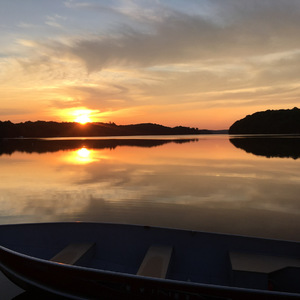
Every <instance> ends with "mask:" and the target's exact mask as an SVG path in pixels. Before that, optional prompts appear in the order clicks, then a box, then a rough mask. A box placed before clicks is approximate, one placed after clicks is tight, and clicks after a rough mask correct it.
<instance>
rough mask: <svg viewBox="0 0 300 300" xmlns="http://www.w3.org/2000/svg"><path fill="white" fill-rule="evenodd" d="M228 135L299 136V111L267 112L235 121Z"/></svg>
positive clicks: (296, 109) (294, 109) (295, 109)
mask: <svg viewBox="0 0 300 300" xmlns="http://www.w3.org/2000/svg"><path fill="white" fill-rule="evenodd" d="M229 134H300V109H298V108H297V107H295V108H293V109H286V110H284V109H281V110H267V111H262V112H257V113H254V114H252V115H248V116H246V117H245V118H243V119H241V120H239V121H236V122H235V123H234V124H233V125H232V126H231V127H230V128H229Z"/></svg>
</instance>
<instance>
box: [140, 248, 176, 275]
mask: <svg viewBox="0 0 300 300" xmlns="http://www.w3.org/2000/svg"><path fill="white" fill-rule="evenodd" d="M172 251H173V248H172V247H171V246H151V247H150V248H149V249H148V251H147V253H146V255H145V257H144V259H143V261H142V263H141V266H140V268H139V270H138V272H137V275H140V276H148V277H157V278H166V275H167V272H168V268H169V263H170V260H171V256H172Z"/></svg>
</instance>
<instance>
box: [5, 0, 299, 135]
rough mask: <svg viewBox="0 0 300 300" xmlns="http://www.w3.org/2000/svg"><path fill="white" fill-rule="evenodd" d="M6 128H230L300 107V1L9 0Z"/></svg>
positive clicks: (6, 13)
mask: <svg viewBox="0 0 300 300" xmlns="http://www.w3.org/2000/svg"><path fill="white" fill-rule="evenodd" d="M0 8H1V9H0V121H6V120H10V121H11V122H15V123H16V122H25V121H36V120H44V121H58V122H61V121H68V122H69V121H75V120H79V119H80V118H81V119H86V120H90V121H93V122H115V123H116V124H118V125H125V124H137V123H158V124H162V125H166V126H177V125H182V126H190V127H196V128H199V129H227V128H229V127H230V126H231V125H232V124H233V123H234V122H235V121H236V120H238V119H241V118H243V117H245V116H246V115H248V114H252V113H254V112H256V111H263V110H267V109H288V108H293V107H295V106H298V107H299V102H300V68H299V66H300V35H299V30H300V1H299V0H51V1H49V0H0Z"/></svg>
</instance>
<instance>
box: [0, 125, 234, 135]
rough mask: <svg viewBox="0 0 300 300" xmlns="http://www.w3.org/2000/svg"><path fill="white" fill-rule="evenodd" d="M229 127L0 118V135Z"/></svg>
mask: <svg viewBox="0 0 300 300" xmlns="http://www.w3.org/2000/svg"><path fill="white" fill-rule="evenodd" d="M227 133H228V130H227V129H225V130H208V129H198V128H191V127H184V126H176V127H167V126H163V125H159V124H153V123H142V124H131V125H116V124H115V123H86V124H84V125H83V124H80V123H76V122H62V123H59V122H51V121H50V122H48V121H36V122H31V121H27V122H24V123H12V122H10V121H4V122H2V121H0V138H67V137H70V138H72V137H76V138H80V137H116V136H120V137H124V136H129V137H130V136H131V137H132V136H151V135H153V136H158V135H165V136H168V135H196V134H227Z"/></svg>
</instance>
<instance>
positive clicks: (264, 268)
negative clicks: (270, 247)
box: [229, 252, 300, 274]
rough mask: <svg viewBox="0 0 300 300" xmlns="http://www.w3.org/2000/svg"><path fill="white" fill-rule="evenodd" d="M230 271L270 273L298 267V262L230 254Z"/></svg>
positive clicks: (299, 261)
mask: <svg viewBox="0 0 300 300" xmlns="http://www.w3.org/2000/svg"><path fill="white" fill-rule="evenodd" d="M229 256H230V261H231V266H232V270H234V271H248V272H258V273H266V274H268V273H271V272H274V271H277V270H280V269H283V268H285V267H300V260H299V259H294V258H290V257H281V256H269V255H260V254H253V253H243V252H230V253H229Z"/></svg>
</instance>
